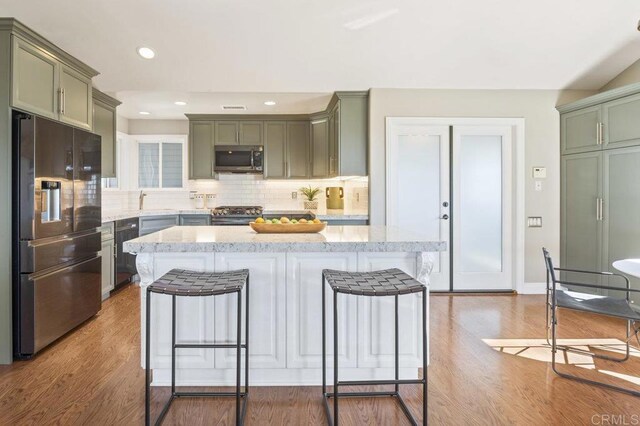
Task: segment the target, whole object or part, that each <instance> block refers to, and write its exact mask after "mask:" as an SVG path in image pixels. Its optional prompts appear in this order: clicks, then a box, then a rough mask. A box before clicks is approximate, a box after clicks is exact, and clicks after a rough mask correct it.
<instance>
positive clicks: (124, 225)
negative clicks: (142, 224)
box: [115, 217, 138, 288]
mask: <svg viewBox="0 0 640 426" xmlns="http://www.w3.org/2000/svg"><path fill="white" fill-rule="evenodd" d="M134 238H138V218H137V217H136V218H131V219H122V220H116V266H115V277H116V279H115V287H116V288H118V287H119V286H122V285H125V284H128V283H130V282H132V281H133V277H134V276H135V275H136V274H137V273H138V270H137V269H136V256H135V255H133V254H130V253H125V252H123V251H122V243H124V242H125V241H129V240H132V239H134Z"/></svg>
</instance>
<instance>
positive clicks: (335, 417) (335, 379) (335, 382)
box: [333, 291, 339, 426]
mask: <svg viewBox="0 0 640 426" xmlns="http://www.w3.org/2000/svg"><path fill="white" fill-rule="evenodd" d="M338 394H339V391H338V292H337V291H334V292H333V398H334V399H333V424H334V425H335V426H338Z"/></svg>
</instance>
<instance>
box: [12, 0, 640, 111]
mask: <svg viewBox="0 0 640 426" xmlns="http://www.w3.org/2000/svg"><path fill="white" fill-rule="evenodd" d="M0 14H2V15H4V16H14V17H16V18H18V19H20V20H21V21H22V22H24V23H25V24H27V25H28V26H30V27H31V28H33V29H34V30H36V31H37V32H39V33H41V34H42V35H44V36H45V37H47V38H49V39H50V40H51V41H52V42H54V43H56V44H57V45H59V46H61V47H62V48H64V49H65V50H67V51H68V52H69V53H71V54H73V55H74V56H77V57H78V58H79V59H81V60H83V61H84V62H86V63H87V64H89V65H90V66H92V67H94V68H95V69H97V70H99V71H100V72H101V75H100V76H98V77H97V78H96V79H95V83H96V86H97V87H98V88H100V89H101V90H103V91H107V92H111V93H116V96H117V97H122V99H123V100H125V102H126V103H127V105H126V106H124V108H122V111H124V110H125V109H126V110H127V111H130V112H127V115H132V114H133V113H137V111H135V110H136V109H138V108H142V107H144V102H143V101H142V99H143V98H144V99H147V98H148V99H150V105H156V104H157V103H158V102H161V97H160V96H161V94H160V93H156V92H163V93H165V94H168V95H169V97H170V98H171V101H172V100H173V97H174V96H173V95H174V94H175V95H179V97H186V96H189V95H188V94H189V93H194V96H195V97H196V98H198V99H201V98H200V96H204V95H196V93H197V92H213V93H215V95H213V96H212V98H211V99H212V101H214V102H223V101H224V103H227V102H226V100H225V99H224V96H223V93H231V94H233V95H230V97H229V99H233V98H234V97H236V96H242V95H240V94H242V93H245V94H246V93H253V94H254V97H253V98H252V100H253V102H255V103H256V105H258V101H259V100H261V99H262V98H263V95H261V94H260V93H267V94H268V93H271V94H273V93H282V94H286V93H297V94H298V95H299V97H298V98H296V97H295V96H294V97H292V98H290V101H291V102H292V105H293V104H294V103H295V104H297V105H300V107H301V108H302V109H305V108H309V105H310V104H312V103H313V102H316V100H317V98H318V95H317V94H318V93H320V94H322V93H329V92H332V91H334V90H362V89H368V88H370V87H394V88H396V87H397V88H418V87H419V88H478V89H479V88H491V89H524V88H526V89H560V88H580V89H597V88H599V87H601V86H602V85H603V84H605V83H606V82H608V81H609V80H610V79H611V78H612V77H614V76H615V75H616V74H618V73H619V72H620V71H622V70H623V69H624V68H626V67H627V66H628V65H630V64H631V63H633V62H634V61H635V60H637V59H638V58H639V57H640V33H638V31H637V30H636V24H637V22H638V19H639V18H640V2H638V0H614V1H602V0H536V1H525V0H484V1H477V0H441V1H432V0H395V1H391V0H349V1H344V0H323V1H319V2H318V1H310V0H271V1H267V0H262V1H259V0H253V1H252V0H135V1H132V0H108V1H105V0H65V1H51V0H22V1H15V0H0ZM138 46H149V47H152V48H153V49H154V50H155V51H156V54H157V56H156V58H155V59H153V60H143V59H141V58H140V57H138V56H137V54H136V47H138ZM134 92H135V93H134ZM304 94H308V95H304ZM305 97H306V100H305V99H304V98H305ZM125 98H126V99H125ZM194 99H195V98H194ZM202 99H205V98H202ZM283 99H284V98H283ZM135 102H138V103H137V104H135ZM198 102H200V101H198ZM202 102H205V101H204V100H202ZM231 102H232V101H229V103H231ZM129 103H130V104H131V105H128V104H129ZM247 103H249V101H247ZM198 105H200V104H198ZM211 108H213V109H214V110H215V109H218V108H219V104H218V105H214V106H213V107H211ZM149 109H150V107H149ZM200 112H202V111H200ZM206 112H209V111H206ZM247 112H254V111H247ZM255 112H258V111H255ZM287 112H294V111H287ZM300 112H305V111H300ZM162 114H163V118H164V117H165V115H166V117H167V118H177V117H179V116H181V115H182V112H181V111H180V110H176V112H175V113H173V112H162ZM136 118H138V117H136Z"/></svg>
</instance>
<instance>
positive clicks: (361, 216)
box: [102, 209, 369, 223]
mask: <svg viewBox="0 0 640 426" xmlns="http://www.w3.org/2000/svg"><path fill="white" fill-rule="evenodd" d="M274 213H278V214H282V215H283V216H286V215H294V214H301V213H307V211H306V210H275V209H274V210H264V211H263V214H274ZM308 213H312V214H314V215H315V216H316V217H317V218H318V219H320V220H369V214H367V213H366V212H357V211H354V212H347V213H346V214H345V213H344V212H341V211H339V210H333V211H332V210H328V211H327V212H324V213H314V212H308ZM174 214H205V215H208V214H211V209H157V210H153V209H149V210H118V211H106V212H103V213H102V223H107V222H113V221H115V220H122V219H129V218H132V217H143V216H169V215H174Z"/></svg>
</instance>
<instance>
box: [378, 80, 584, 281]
mask: <svg viewBox="0 0 640 426" xmlns="http://www.w3.org/2000/svg"><path fill="white" fill-rule="evenodd" d="M592 94H594V92H591V91H562V92H560V91H556V90H431V89H416V90H412V89H371V92H370V99H369V108H370V112H369V119H370V121H369V133H370V135H369V136H370V150H369V165H370V166H369V174H370V182H369V188H370V199H369V211H370V217H371V223H372V224H382V223H384V221H385V118H386V117H394V116H396V117H499V118H506V117H509V118H514V117H517V118H524V119H525V167H526V171H525V173H526V181H525V187H526V189H525V214H526V216H542V218H543V227H542V228H531V229H529V228H527V229H526V230H525V282H528V283H536V282H542V281H544V279H545V275H544V266H543V263H542V255H541V254H540V248H541V247H542V246H546V247H548V248H549V249H550V250H551V252H552V253H555V254H556V256H557V253H558V252H559V247H560V185H559V182H560V117H559V114H558V112H557V111H556V109H555V107H556V105H562V104H565V103H569V102H572V101H574V100H577V99H580V98H583V97H586V96H589V95H592ZM533 166H544V167H546V168H547V178H546V180H545V181H544V182H543V190H542V191H541V192H536V191H534V188H533V185H534V182H533V178H532V175H531V168H532V167H533Z"/></svg>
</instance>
